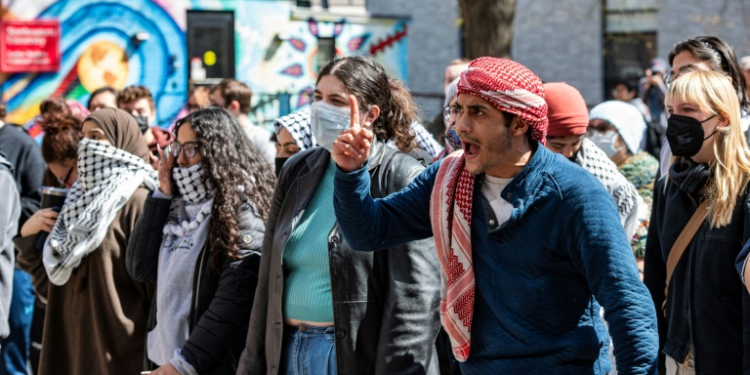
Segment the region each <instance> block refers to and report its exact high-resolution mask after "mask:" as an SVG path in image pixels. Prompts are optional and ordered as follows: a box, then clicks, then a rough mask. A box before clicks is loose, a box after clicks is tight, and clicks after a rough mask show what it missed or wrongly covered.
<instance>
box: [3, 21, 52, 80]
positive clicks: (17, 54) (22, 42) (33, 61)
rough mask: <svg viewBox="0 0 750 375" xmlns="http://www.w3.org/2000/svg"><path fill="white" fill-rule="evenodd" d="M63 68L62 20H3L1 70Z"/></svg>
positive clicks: (23, 70)
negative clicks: (61, 61) (61, 51)
mask: <svg viewBox="0 0 750 375" xmlns="http://www.w3.org/2000/svg"><path fill="white" fill-rule="evenodd" d="M59 68H60V22H58V21H56V20H34V21H3V22H0V72H3V73H32V72H34V73H36V72H56V71H57V70H58V69H59Z"/></svg>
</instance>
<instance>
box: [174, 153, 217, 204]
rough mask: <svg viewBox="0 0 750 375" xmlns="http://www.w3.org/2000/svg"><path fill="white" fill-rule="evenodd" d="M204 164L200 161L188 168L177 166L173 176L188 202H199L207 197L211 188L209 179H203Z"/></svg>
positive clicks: (181, 193) (182, 195)
mask: <svg viewBox="0 0 750 375" xmlns="http://www.w3.org/2000/svg"><path fill="white" fill-rule="evenodd" d="M203 174H204V170H203V164H201V163H198V164H196V165H193V166H191V167H188V168H180V167H175V168H174V169H172V177H173V178H174V182H175V184H176V185H177V191H178V192H179V193H180V197H181V198H182V199H184V200H185V201H186V202H188V203H198V202H201V201H203V200H205V199H206V197H208V195H209V191H210V190H211V189H210V188H209V186H208V181H204V179H203Z"/></svg>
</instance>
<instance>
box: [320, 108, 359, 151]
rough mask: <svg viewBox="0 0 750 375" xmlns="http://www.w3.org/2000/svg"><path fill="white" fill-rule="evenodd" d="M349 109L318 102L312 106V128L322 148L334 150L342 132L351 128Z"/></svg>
mask: <svg viewBox="0 0 750 375" xmlns="http://www.w3.org/2000/svg"><path fill="white" fill-rule="evenodd" d="M349 121H350V116H349V108H348V107H336V106H335V105H331V104H328V103H326V102H324V101H317V102H315V103H313V104H312V106H310V128H311V130H312V133H313V136H314V137H315V140H316V141H317V142H318V144H319V145H320V147H323V148H325V149H326V150H328V151H332V150H333V141H335V140H336V138H338V136H339V134H341V131H343V130H346V129H347V128H348V127H349Z"/></svg>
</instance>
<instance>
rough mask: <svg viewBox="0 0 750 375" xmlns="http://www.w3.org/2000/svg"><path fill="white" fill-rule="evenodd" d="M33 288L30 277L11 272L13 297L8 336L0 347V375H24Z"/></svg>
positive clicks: (27, 358) (21, 273) (18, 271)
mask: <svg viewBox="0 0 750 375" xmlns="http://www.w3.org/2000/svg"><path fill="white" fill-rule="evenodd" d="M35 299H36V295H35V294H34V286H33V285H31V276H30V275H29V274H28V273H26V272H24V271H22V270H19V269H16V270H14V271H13V297H12V298H11V300H10V311H9V313H10V314H9V316H8V324H9V325H10V335H9V336H8V337H6V338H5V340H3V342H2V344H1V345H2V347H0V353H2V355H0V374H8V375H26V374H28V373H29V371H28V366H27V365H28V362H29V342H30V340H29V333H30V331H31V318H32V317H33V316H34V300H35Z"/></svg>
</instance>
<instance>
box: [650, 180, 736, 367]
mask: <svg viewBox="0 0 750 375" xmlns="http://www.w3.org/2000/svg"><path fill="white" fill-rule="evenodd" d="M664 184H665V178H661V179H660V180H659V181H658V182H657V183H656V186H655V187H654V200H653V208H652V211H651V223H650V226H649V230H648V240H647V243H646V259H645V275H644V282H645V283H646V286H647V287H648V288H649V291H650V292H651V296H652V298H653V300H654V305H655V306H656V307H657V311H658V314H657V316H658V318H659V319H658V323H659V333H660V334H659V336H660V347H662V348H663V351H662V352H663V353H664V354H666V355H669V356H670V357H672V358H674V359H675V360H677V361H678V362H683V361H684V360H685V358H686V355H687V354H688V350H689V348H690V347H692V352H693V358H694V361H695V367H696V374H701V375H714V374H715V375H719V374H722V375H723V374H745V375H750V295H748V292H747V291H746V290H745V288H744V286H743V285H742V282H741V280H740V278H739V277H737V271H736V270H735V267H734V262H735V258H736V257H737V254H738V253H739V252H740V250H741V249H742V246H743V245H744V244H745V242H746V241H747V240H748V237H750V206H749V205H750V202H748V197H747V194H746V193H745V194H743V196H741V197H739V198H738V202H737V206H736V208H735V210H734V212H733V214H732V222H731V224H730V225H728V226H726V227H723V228H719V229H710V227H709V221H708V219H706V221H705V222H704V223H703V225H702V226H701V227H700V229H699V230H698V232H697V233H696V234H695V237H694V238H693V240H692V241H691V242H690V244H689V245H688V247H687V249H686V250H685V252H684V253H683V254H682V257H681V258H680V261H679V262H678V263H677V267H676V268H675V271H674V274H673V277H672V281H671V282H670V284H669V294H668V299H669V300H668V301H667V305H666V306H667V318H666V319H665V318H664V314H663V313H662V312H661V306H662V303H663V301H664V286H665V279H666V263H667V259H668V257H669V252H670V250H671V249H672V245H673V244H674V242H675V241H676V240H677V237H678V236H679V235H680V232H682V229H683V228H684V227H685V225H686V224H687V222H688V221H689V220H690V218H691V217H692V216H693V213H694V212H695V210H696V209H697V208H698V205H699V204H700V202H699V200H698V199H697V197H694V196H692V195H689V194H687V193H685V192H683V191H682V190H681V189H680V188H679V187H678V186H677V184H676V183H674V182H669V183H668V184H667V189H666V192H665V191H664Z"/></svg>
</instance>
